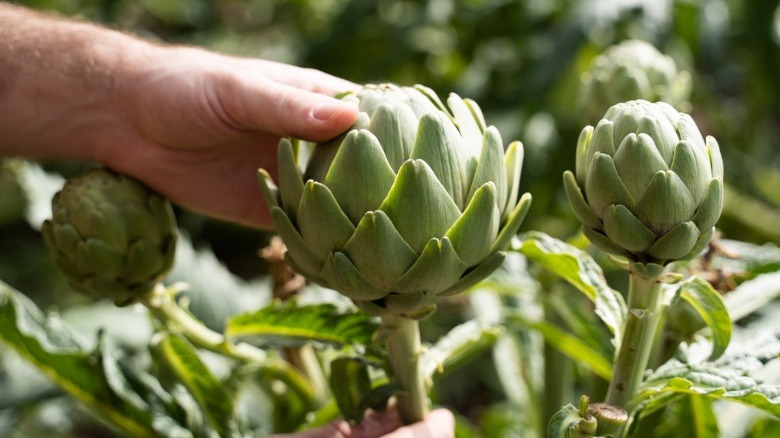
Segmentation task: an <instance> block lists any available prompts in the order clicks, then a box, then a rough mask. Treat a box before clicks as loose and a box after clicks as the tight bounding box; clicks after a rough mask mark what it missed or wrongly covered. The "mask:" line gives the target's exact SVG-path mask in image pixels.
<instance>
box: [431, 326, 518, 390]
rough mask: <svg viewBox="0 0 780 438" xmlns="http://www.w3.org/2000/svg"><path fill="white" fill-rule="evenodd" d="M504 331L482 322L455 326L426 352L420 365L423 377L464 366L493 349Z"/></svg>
mask: <svg viewBox="0 0 780 438" xmlns="http://www.w3.org/2000/svg"><path fill="white" fill-rule="evenodd" d="M502 331H503V330H502V329H501V328H500V327H498V326H496V325H492V324H487V323H485V322H483V321H480V320H470V321H466V322H464V323H463V324H460V325H458V326H455V327H454V328H453V329H452V330H450V331H449V332H448V333H447V334H446V335H444V336H443V337H442V338H441V339H439V340H438V341H437V342H436V344H435V345H433V346H432V347H430V348H429V349H428V350H427V351H426V352H425V354H424V356H423V357H422V361H421V363H420V367H421V368H422V370H423V375H424V376H427V377H429V378H431V377H433V376H434V375H435V374H436V372H437V371H438V372H441V373H445V372H447V371H449V370H451V369H453V368H455V367H456V366H458V365H462V364H463V363H464V362H466V361H467V360H468V359H470V358H472V357H475V356H476V355H478V354H480V353H482V352H484V351H486V350H488V349H489V348H490V347H492V346H493V344H494V343H495V342H496V339H498V337H499V336H500V335H501V333H502Z"/></svg>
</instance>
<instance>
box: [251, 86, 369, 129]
mask: <svg viewBox="0 0 780 438" xmlns="http://www.w3.org/2000/svg"><path fill="white" fill-rule="evenodd" d="M249 91H250V92H244V93H241V99H242V100H243V101H244V102H243V105H242V106H243V107H244V108H245V111H246V116H247V122H248V125H249V126H247V127H248V128H250V129H252V128H253V129H258V130H262V131H266V132H271V133H274V134H277V135H280V136H293V137H298V138H302V139H304V140H310V141H323V140H328V139H330V138H333V137H335V136H337V135H339V134H340V133H342V132H344V131H345V130H346V129H347V128H349V127H350V126H352V124H353V123H355V119H356V118H357V114H358V106H357V104H355V103H354V102H349V101H344V100H340V99H336V98H333V97H330V96H327V95H324V94H321V93H316V92H313V91H308V90H304V89H301V88H297V87H294V86H291V85H287V84H282V83H279V82H275V81H273V80H270V79H265V80H262V81H259V82H258V83H257V84H256V85H254V86H251V87H250V90H249Z"/></svg>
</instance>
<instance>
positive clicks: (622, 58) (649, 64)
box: [580, 40, 691, 118]
mask: <svg viewBox="0 0 780 438" xmlns="http://www.w3.org/2000/svg"><path fill="white" fill-rule="evenodd" d="M580 82H581V88H580V102H581V106H582V108H583V109H584V112H585V114H587V115H588V117H591V118H596V117H599V116H600V115H601V114H603V113H604V111H605V110H606V109H607V108H609V107H610V106H612V105H613V104H615V103H618V102H625V101H628V100H634V99H644V100H648V101H651V102H655V101H664V102H667V103H669V104H670V105H672V106H673V107H675V108H681V109H684V108H685V107H686V106H687V105H688V98H689V97H690V92H691V76H690V73H688V72H687V71H684V70H680V69H678V68H677V64H676V63H675V61H674V60H673V59H672V58H671V57H670V56H668V55H664V54H663V53H661V52H660V51H658V49H656V48H655V46H653V45H652V44H650V43H648V42H646V41H642V40H626V41H623V42H621V43H619V44H616V45H614V46H611V47H609V48H607V49H606V50H605V51H604V53H602V54H600V55H598V56H596V57H595V58H594V59H593V61H592V62H591V64H590V66H589V68H588V70H587V71H585V72H584V73H583V74H582V77H581V80H580Z"/></svg>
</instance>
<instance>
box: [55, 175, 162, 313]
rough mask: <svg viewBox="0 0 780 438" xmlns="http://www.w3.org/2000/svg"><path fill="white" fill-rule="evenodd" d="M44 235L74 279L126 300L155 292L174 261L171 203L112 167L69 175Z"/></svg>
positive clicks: (87, 289) (89, 290) (86, 288)
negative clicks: (76, 175) (72, 177)
mask: <svg viewBox="0 0 780 438" xmlns="http://www.w3.org/2000/svg"><path fill="white" fill-rule="evenodd" d="M42 231H43V237H44V240H45V242H46V244H47V245H48V247H49V249H50V251H51V253H52V255H53V258H54V261H55V263H56V265H57V266H58V267H59V268H60V270H61V271H62V272H63V273H65V275H66V277H67V279H68V282H69V283H70V285H71V286H72V287H73V288H74V289H75V290H77V291H80V292H83V293H85V294H87V295H90V296H92V297H93V298H112V299H114V302H115V303H116V304H117V305H120V306H121V305H127V304H130V303H132V302H134V301H136V300H139V299H140V298H142V297H144V296H145V295H147V294H149V293H151V292H152V290H153V289H154V287H155V285H156V284H157V283H158V282H159V281H160V280H161V279H162V278H163V277H164V276H165V274H167V273H168V271H169V270H170V269H171V267H172V266H173V259H174V251H175V248H176V219H175V217H174V215H173V210H172V208H171V205H170V203H169V202H168V201H167V200H166V199H164V198H162V197H160V196H159V195H157V194H156V193H154V192H152V191H151V190H149V189H148V188H147V187H146V186H144V185H142V184H140V183H139V182H137V181H135V180H133V179H131V178H129V177H127V176H124V175H119V174H116V173H113V172H111V171H109V170H107V169H96V170H92V171H90V172H88V173H86V174H85V175H83V176H81V177H79V178H75V179H71V180H69V181H68V182H67V183H66V184H65V186H64V187H63V188H62V189H61V190H60V191H59V192H58V193H57V194H56V195H55V196H54V199H53V200H52V218H51V219H50V220H46V221H45V222H44V223H43V228H42Z"/></svg>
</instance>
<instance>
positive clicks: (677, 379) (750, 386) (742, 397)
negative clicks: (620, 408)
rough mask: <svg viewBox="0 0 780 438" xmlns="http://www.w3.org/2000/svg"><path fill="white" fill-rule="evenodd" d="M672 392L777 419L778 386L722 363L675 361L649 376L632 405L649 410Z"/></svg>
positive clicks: (779, 407)
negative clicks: (740, 406) (738, 405)
mask: <svg viewBox="0 0 780 438" xmlns="http://www.w3.org/2000/svg"><path fill="white" fill-rule="evenodd" d="M674 393H683V394H701V395H706V396H707V397H710V398H714V399H723V400H729V401H734V402H739V403H743V404H746V405H749V406H752V407H754V408H756V409H760V410H762V411H764V412H767V413H769V414H772V415H774V416H780V385H770V384H765V383H761V382H759V381H757V380H755V379H754V378H752V377H750V376H747V375H745V373H744V372H742V371H741V370H738V369H733V368H731V367H728V366H726V365H725V364H720V365H719V364H711V363H701V364H686V363H683V362H680V361H678V360H672V361H670V362H667V363H666V364H665V365H663V366H662V367H660V368H659V369H658V370H656V371H655V372H654V373H653V374H652V375H650V376H649V377H648V378H647V379H646V380H645V382H644V383H643V385H642V387H641V389H640V391H639V393H638V394H637V395H636V396H635V397H634V399H633V400H632V404H634V405H635V406H639V407H640V408H641V409H643V410H650V411H652V410H654V409H656V408H658V407H659V406H658V404H663V403H664V402H665V401H666V399H665V397H663V396H664V395H668V394H674Z"/></svg>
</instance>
